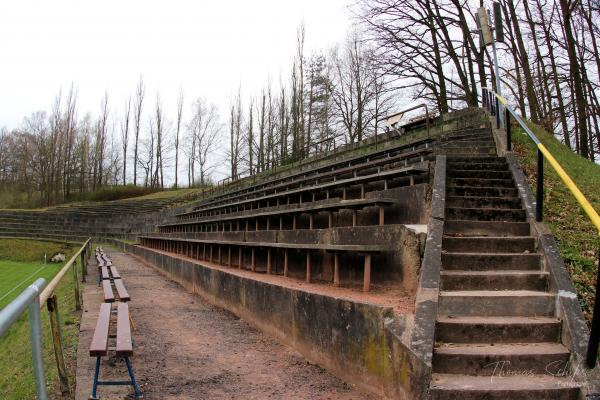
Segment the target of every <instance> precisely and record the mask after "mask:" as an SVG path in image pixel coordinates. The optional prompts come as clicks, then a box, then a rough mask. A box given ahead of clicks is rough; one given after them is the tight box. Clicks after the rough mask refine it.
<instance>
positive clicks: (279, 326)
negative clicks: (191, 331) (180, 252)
mask: <svg viewBox="0 0 600 400" xmlns="http://www.w3.org/2000/svg"><path fill="white" fill-rule="evenodd" d="M111 242H113V243H114V244H117V245H118V246H119V247H122V248H123V249H124V250H125V251H128V252H130V253H133V254H135V255H136V256H138V257H140V258H142V259H144V260H145V261H146V262H148V263H150V264H152V265H153V266H155V267H156V268H157V269H158V270H159V271H160V272H161V273H163V274H164V275H165V276H167V277H168V278H170V279H172V280H174V281H175V282H178V283H179V284H181V285H182V286H184V287H185V288H186V289H187V290H188V291H190V292H193V293H196V294H198V295H200V296H201V297H202V298H204V299H205V300H207V301H208V302H210V303H212V304H214V305H216V306H219V307H222V308H224V309H227V310H229V311H231V312H233V313H234V314H236V315H238V316H239V317H241V318H243V319H244V320H246V321H248V322H250V323H252V324H253V325H255V326H256V327H258V328H259V329H260V330H262V331H263V332H266V333H267V334H269V335H271V336H273V337H275V338H276V339H277V340H279V341H280V342H282V343H285V344H287V345H289V346H290V347H292V348H294V349H295V350H297V351H298V352H300V353H301V354H302V355H303V356H304V357H305V358H307V359H308V360H310V361H311V362H314V363H317V364H319V365H321V366H323V367H324V368H326V369H328V370H330V371H331V372H332V373H334V374H335V375H337V376H339V377H340V378H342V379H344V380H345V381H347V382H349V383H352V384H356V385H357V386H359V387H361V388H362V389H364V390H367V391H370V392H373V393H376V394H378V395H380V396H384V397H386V398H394V399H417V398H421V397H422V395H423V390H424V388H426V387H427V383H428V380H427V379H428V378H427V373H428V368H427V366H426V365H424V364H423V362H422V361H421V360H419V359H418V357H416V356H415V354H414V353H413V352H412V350H411V349H410V348H409V347H408V346H407V345H406V344H405V343H408V340H407V339H406V338H407V337H410V330H411V327H412V315H394V312H393V310H392V309H391V308H389V307H382V306H377V305H373V304H368V303H359V302H353V301H349V300H345V299H339V298H335V297H330V296H323V295H320V294H314V293H308V292H303V291H300V290H295V289H290V288H286V287H281V286H277V285H273V284H269V283H265V282H261V281H257V280H254V279H250V278H246V277H240V276H237V275H234V274H230V273H228V272H226V271H222V270H218V269H213V268H210V267H207V266H203V265H200V264H196V263H194V262H191V261H189V260H185V259H181V258H178V257H174V256H171V255H167V254H163V253H160V252H157V251H154V250H151V249H146V248H143V247H139V246H135V245H130V244H125V243H122V242H117V241H114V240H112V241H111Z"/></svg>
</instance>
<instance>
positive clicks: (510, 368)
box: [433, 343, 570, 376]
mask: <svg viewBox="0 0 600 400" xmlns="http://www.w3.org/2000/svg"><path fill="white" fill-rule="evenodd" d="M569 356H570V354H569V350H567V349H566V348H565V347H564V346H563V345H562V344H559V343H510V344H477V343H473V344H463V343H460V344H454V343H452V344H443V345H441V346H438V347H437V348H435V349H434V351H433V366H434V367H433V369H434V372H441V373H454V374H469V375H483V376H492V375H495V374H497V373H498V371H499V369H500V368H502V371H503V372H504V373H506V374H510V373H511V372H512V373H513V374H514V373H518V372H519V371H521V372H522V371H527V373H528V374H546V373H548V368H549V366H552V367H556V370H557V371H558V370H560V369H561V368H564V367H566V366H567V363H568V362H569Z"/></svg>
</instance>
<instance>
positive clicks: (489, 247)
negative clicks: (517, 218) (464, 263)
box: [443, 236, 536, 253]
mask: <svg viewBox="0 0 600 400" xmlns="http://www.w3.org/2000/svg"><path fill="white" fill-rule="evenodd" d="M535 244H536V238H535V237H533V236H513V237H504V236H499V237H492V236H480V237H477V236H470V237H455V236H444V239H443V248H444V250H445V251H448V252H459V253H524V252H530V253H533V252H535Z"/></svg>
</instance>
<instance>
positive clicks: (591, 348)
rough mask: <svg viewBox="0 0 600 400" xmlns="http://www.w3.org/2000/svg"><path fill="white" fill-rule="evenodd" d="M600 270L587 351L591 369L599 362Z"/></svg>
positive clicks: (597, 276)
mask: <svg viewBox="0 0 600 400" xmlns="http://www.w3.org/2000/svg"><path fill="white" fill-rule="evenodd" d="M597 260H598V266H599V267H598V268H600V248H598V255H597ZM599 274H600V270H598V271H597V272H596V298H595V299H594V313H593V314H592V327H591V329H590V339H589V342H588V349H587V357H586V361H587V365H588V367H590V368H594V367H595V366H596V361H597V360H598V345H599V342H600V315H599V314H600V276H599Z"/></svg>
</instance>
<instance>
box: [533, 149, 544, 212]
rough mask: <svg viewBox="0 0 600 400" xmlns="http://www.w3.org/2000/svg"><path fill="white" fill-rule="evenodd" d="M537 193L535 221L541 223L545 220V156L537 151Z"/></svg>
mask: <svg viewBox="0 0 600 400" xmlns="http://www.w3.org/2000/svg"><path fill="white" fill-rule="evenodd" d="M536 185H537V188H536V193H535V202H536V203H535V219H536V221H538V222H541V221H542V220H543V219H544V155H543V154H542V151H541V150H540V149H538V151H537V179H536Z"/></svg>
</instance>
